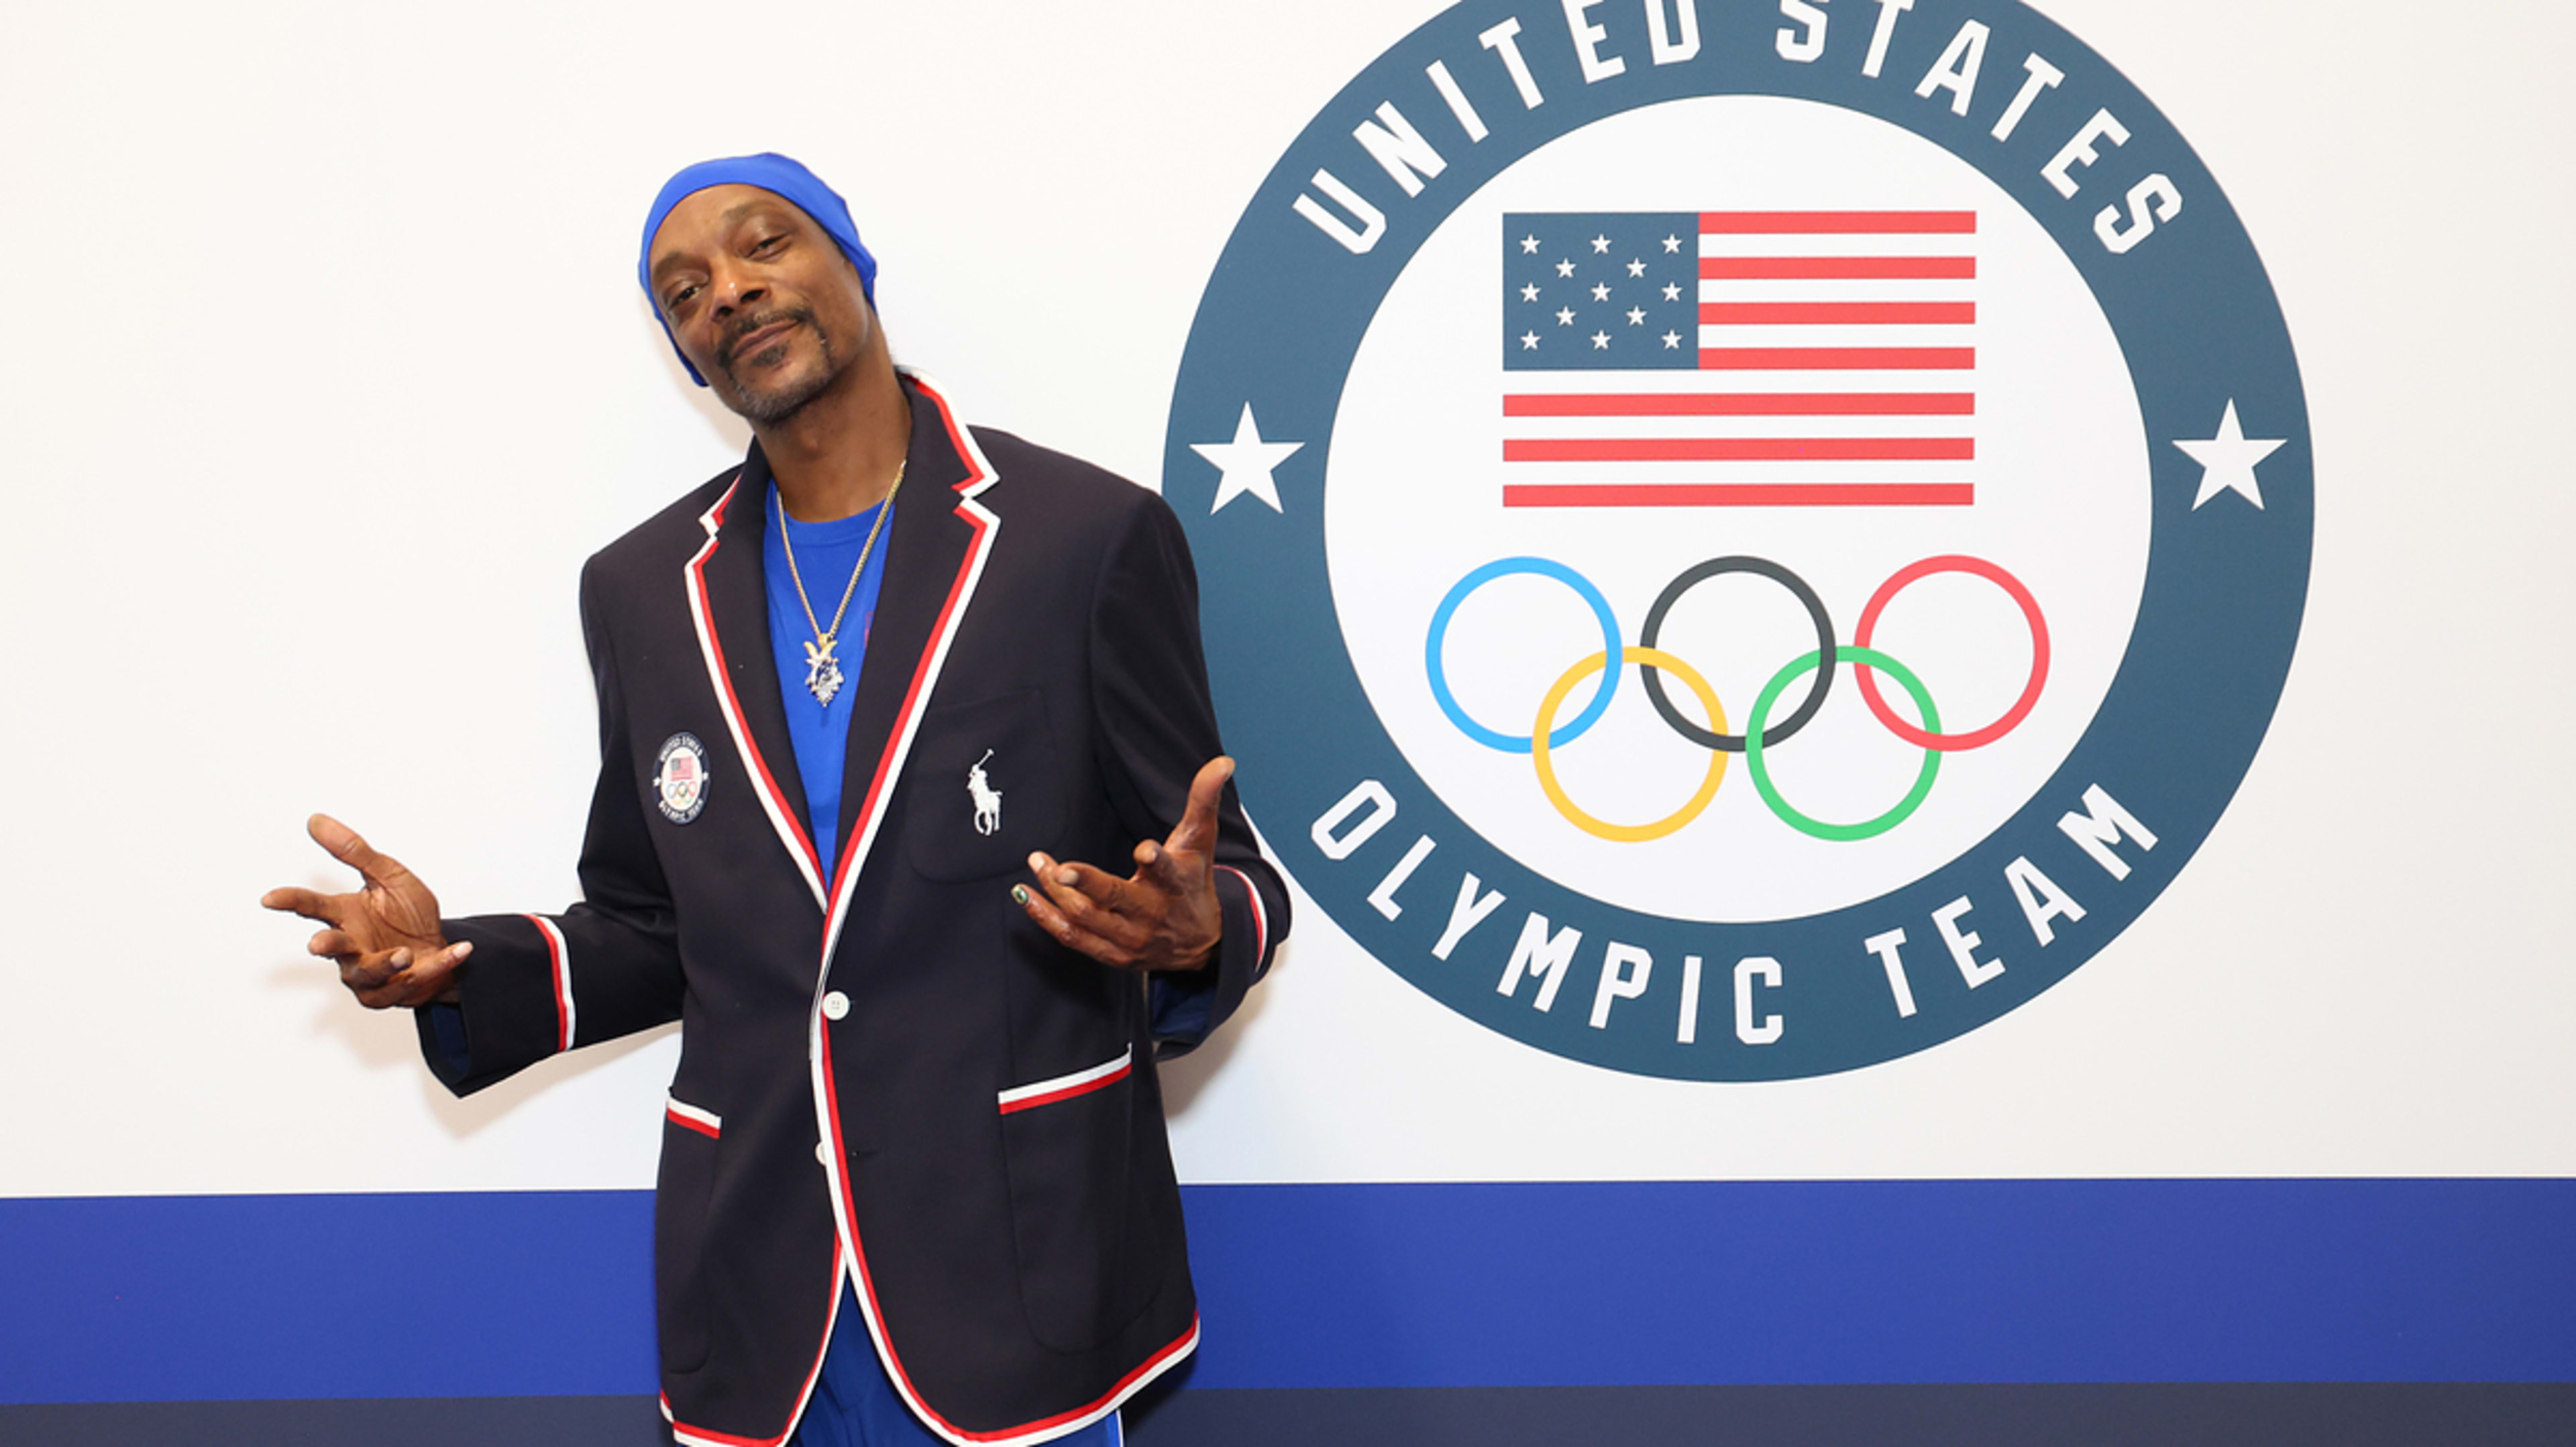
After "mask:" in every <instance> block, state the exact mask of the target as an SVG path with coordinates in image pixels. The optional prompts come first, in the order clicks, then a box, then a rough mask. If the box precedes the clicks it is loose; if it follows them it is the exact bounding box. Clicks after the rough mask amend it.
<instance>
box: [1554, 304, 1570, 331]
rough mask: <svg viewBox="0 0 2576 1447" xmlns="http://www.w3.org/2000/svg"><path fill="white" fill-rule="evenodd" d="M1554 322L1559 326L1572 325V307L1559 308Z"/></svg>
mask: <svg viewBox="0 0 2576 1447" xmlns="http://www.w3.org/2000/svg"><path fill="white" fill-rule="evenodd" d="M1556 324H1557V325H1558V326H1561V327H1570V326H1572V325H1574V308H1572V307H1563V308H1560V309H1559V310H1558V311H1557V314H1556Z"/></svg>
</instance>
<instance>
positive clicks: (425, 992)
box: [340, 943, 474, 1010]
mask: <svg viewBox="0 0 2576 1447" xmlns="http://www.w3.org/2000/svg"><path fill="white" fill-rule="evenodd" d="M472 953H474V946H473V945H472V944H471V943H463V944H453V945H449V946H448V947H447V948H445V949H443V950H439V951H437V952H436V953H434V954H432V955H430V956H429V957H428V958H426V959H417V958H415V957H414V956H413V954H412V952H411V951H410V950H408V949H401V950H394V951H391V952H390V953H388V954H386V955H384V956H381V957H378V958H377V959H376V961H375V963H374V965H373V967H372V968H371V967H369V966H368V965H366V964H364V963H362V964H361V965H360V967H359V968H357V969H354V970H353V969H351V968H349V967H346V966H344V967H342V969H341V971H340V978H341V979H342V981H344V982H345V983H347V984H348V986H349V989H350V991H351V992H352V993H354V994H356V995H357V997H358V1003H359V1004H361V1005H364V1006H366V1007H367V1008H368V1009H370V1010H382V1009H384V1008H386V1007H388V1006H392V1005H415V1006H417V1005H425V1004H428V1003H429V1002H430V1001H432V1000H435V999H437V998H438V997H439V996H441V995H443V994H445V993H447V990H448V988H449V987H450V986H451V985H453V984H454V983H455V976H456V967H457V966H458V965H460V964H463V963H464V962H465V957H466V956H468V955H470V954H472Z"/></svg>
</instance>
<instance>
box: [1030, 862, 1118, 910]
mask: <svg viewBox="0 0 2576 1447" xmlns="http://www.w3.org/2000/svg"><path fill="white" fill-rule="evenodd" d="M1029 871H1030V872H1031V873H1033V874H1035V875H1036V876H1037V879H1038V883H1040V884H1042V885H1044V886H1046V892H1047V893H1048V894H1050V895H1053V896H1055V897H1056V898H1057V899H1059V900H1064V901H1066V902H1067V903H1068V904H1070V903H1072V902H1073V900H1075V899H1077V898H1080V899H1088V900H1090V901H1091V902H1092V903H1094V904H1097V905H1099V906H1100V907H1102V908H1104V909H1109V910H1113V911H1116V912H1118V913H1121V914H1125V913H1128V912H1129V904H1130V900H1129V898H1128V896H1129V894H1130V892H1131V891H1130V890H1129V888H1128V884H1127V881H1126V880H1123V879H1120V878H1119V877H1118V876H1117V875H1114V874H1111V873H1109V872H1107V871H1106V870H1102V869H1097V868H1094V867H1093V866H1091V865H1088V864H1065V863H1059V862H1058V861H1057V860H1056V859H1055V857H1054V856H1052V855H1049V854H1045V853H1038V854H1032V855H1030V856H1029Z"/></svg>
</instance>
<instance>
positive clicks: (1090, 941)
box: [1011, 884, 1136, 969]
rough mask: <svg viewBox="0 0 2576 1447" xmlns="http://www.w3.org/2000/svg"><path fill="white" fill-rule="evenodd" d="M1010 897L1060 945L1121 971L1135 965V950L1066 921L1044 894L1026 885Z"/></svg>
mask: <svg viewBox="0 0 2576 1447" xmlns="http://www.w3.org/2000/svg"><path fill="white" fill-rule="evenodd" d="M1011 898H1012V899H1014V900H1016V901H1017V902H1018V903H1019V906H1020V909H1021V911H1022V912H1023V913H1025V914H1027V915H1028V917H1029V918H1030V919H1032V920H1034V921H1036V922H1037V926H1038V928H1040V929H1042V930H1045V931H1046V932H1047V933H1048V934H1049V935H1051V936H1053V937H1054V939H1055V942H1056V943H1057V944H1060V945H1063V946H1065V947H1066V948H1068V949H1075V950H1080V951H1082V952H1083V953H1084V954H1086V955H1089V956H1091V957H1092V958H1093V959H1095V960H1098V961H1100V962H1101V963H1102V964H1104V965H1114V966H1116V967H1118V968H1120V969H1125V968H1127V967H1128V966H1129V965H1131V964H1133V963H1134V962H1135V959H1136V954H1135V952H1134V951H1133V950H1130V949H1128V948H1127V947H1126V946H1125V945H1122V944H1120V943H1118V942H1117V941H1115V940H1110V939H1103V938H1102V937H1100V936H1099V935H1096V934H1094V933H1092V932H1091V931H1089V930H1087V929H1084V928H1083V927H1082V926H1080V925H1078V924H1075V923H1074V922H1073V921H1072V920H1069V919H1067V918H1065V916H1064V912H1063V911H1062V910H1059V909H1057V908H1056V907H1055V906H1054V905H1053V904H1052V903H1050V902H1049V901H1048V900H1047V897H1046V896H1045V895H1043V894H1040V893H1039V892H1038V891H1036V890H1034V889H1031V888H1029V887H1028V886H1027V885H1025V884H1015V885H1013V886H1011Z"/></svg>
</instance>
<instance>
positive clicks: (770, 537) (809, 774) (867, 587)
mask: <svg viewBox="0 0 2576 1447" xmlns="http://www.w3.org/2000/svg"><path fill="white" fill-rule="evenodd" d="M764 506H766V507H767V508H768V509H769V523H770V525H769V527H767V528H766V529H764V530H763V533H762V536H763V538H764V542H763V543H762V547H763V549H764V551H765V553H766V557H765V559H764V562H763V569H762V570H763V572H765V573H766V574H767V576H768V579H769V651H770V653H771V654H772V655H774V656H775V657H776V659H777V660H778V692H779V695H780V697H782V698H783V699H785V701H786V704H787V736H788V738H789V739H790V740H791V741H792V742H793V743H794V744H795V747H796V772H797V774H798V776H799V777H801V778H802V779H804V781H805V810H806V817H808V818H809V819H811V820H813V822H814V852H815V854H816V855H818V856H819V857H820V858H821V860H822V863H823V878H824V880H825V881H826V882H827V883H828V882H829V881H830V880H831V878H832V861H833V857H834V856H835V855H836V854H837V853H838V852H839V845H840V841H839V840H838V839H836V838H835V837H834V835H835V834H836V833H837V831H838V830H839V828H840V820H841V764H842V760H843V759H844V758H846V757H847V755H848V749H849V741H850V709H851V706H852V704H851V701H852V700H853V699H854V698H856V697H857V696H858V691H859V690H858V684H859V664H860V662H861V661H862V660H864V659H865V658H866V657H867V653H868V625H869V624H871V623H873V622H875V621H876V616H877V591H878V589H879V588H881V587H882V586H883V585H884V583H885V559H886V551H887V549H886V539H885V536H884V534H885V533H886V532H889V531H892V529H893V526H894V523H893V520H892V519H891V518H889V519H887V522H886V526H885V527H884V528H883V529H879V530H878V536H877V541H876V546H875V547H873V548H868V547H867V543H868V531H869V529H871V528H874V527H876V522H877V515H878V514H879V513H881V512H883V511H884V510H885V509H886V507H887V506H889V504H887V503H878V504H877V505H876V506H875V507H872V508H869V509H868V510H867V511H866V512H863V513H860V514H859V515H858V516H856V517H845V518H841V519H838V520H837V521H834V522H828V523H800V522H798V521H797V520H796V519H794V518H792V517H788V516H787V515H786V513H785V512H784V510H782V509H781V508H780V507H779V505H778V484H776V483H774V482H773V483H771V484H770V485H769V496H768V498H767V499H766V500H765V502H764ZM782 520H783V521H784V523H785V526H784V527H783V528H782V527H781V526H780V523H781V522H782ZM791 544H792V545H793V546H794V547H795V549H796V567H795V569H794V570H793V571H790V570H789V568H788V566H787V549H788V547H789V546H790V545H791ZM862 548H867V553H868V557H867V564H868V571H867V575H866V576H865V577H862V578H860V579H859V586H858V590H857V591H856V592H855V593H852V594H851V595H850V607H849V611H848V612H847V613H845V614H843V615H842V619H841V631H840V634H839V636H838V637H837V638H835V639H834V640H833V657H834V660H835V661H836V662H837V663H838V664H839V665H840V669H841V686H840V688H839V689H838V690H837V691H836V692H834V693H833V694H832V699H831V702H829V703H823V702H820V701H818V700H816V698H815V697H814V692H813V690H812V689H811V688H809V687H807V686H806V679H807V678H808V677H809V676H810V675H811V674H812V672H813V668H812V664H811V663H810V662H809V660H808V659H807V656H806V647H807V645H809V644H811V643H813V642H814V641H815V639H814V627H815V624H816V623H820V624H821V625H822V626H823V627H825V628H829V627H831V626H832V614H833V611H834V610H835V609H838V608H839V607H840V606H841V593H842V590H844V589H846V588H848V587H849V585H850V570H851V569H853V568H855V567H857V566H858V565H859V550H860V549H862ZM800 577H801V578H803V579H804V582H805V601H803V602H800V601H798V599H797V596H796V580H797V579H798V578H800ZM808 602H810V603H811V604H812V605H813V609H814V616H813V618H812V619H811V620H808V619H807V618H806V616H805V607H806V603H808Z"/></svg>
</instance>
